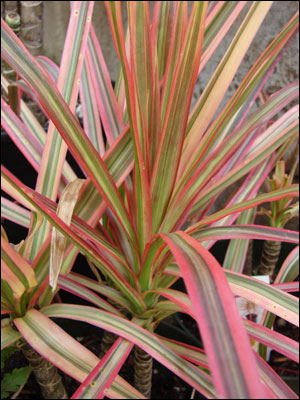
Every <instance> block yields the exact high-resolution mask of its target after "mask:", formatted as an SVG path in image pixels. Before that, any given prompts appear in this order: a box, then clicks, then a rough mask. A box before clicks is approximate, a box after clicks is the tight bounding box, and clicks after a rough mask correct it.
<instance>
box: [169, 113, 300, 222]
mask: <svg viewBox="0 0 300 400" xmlns="http://www.w3.org/2000/svg"><path fill="white" fill-rule="evenodd" d="M298 115H299V114H298V109H297V107H296V106H295V107H293V108H292V109H290V110H289V111H288V112H287V113H286V114H284V115H283V116H282V117H281V118H279V119H278V121H276V122H275V123H274V124H273V125H272V126H270V127H269V128H267V129H266V130H265V131H264V132H263V133H262V134H261V135H260V137H259V139H258V140H257V141H256V140H255V141H254V143H253V144H252V146H251V148H249V150H248V155H247V156H246V157H245V158H244V160H242V161H241V162H240V163H237V164H236V165H235V166H234V167H233V168H232V169H231V170H230V171H228V172H227V173H226V174H224V176H222V177H221V178H220V179H217V180H216V182H215V183H213V184H212V185H207V183H208V182H209V179H211V178H212V177H213V175H214V174H215V172H216V169H215V168H213V167H216V165H218V164H220V166H222V164H223V165H224V162H225V161H226V158H227V159H228V158H229V156H230V153H231V154H232V153H233V151H234V149H236V148H237V147H238V143H239V144H240V143H241V140H242V137H245V134H246V132H247V129H246V127H247V124H246V125H245V129H246V131H244V134H242V135H241V136H240V138H238V136H239V135H238V136H235V135H234V132H233V133H232V134H231V135H229V136H228V137H227V138H226V140H225V141H224V147H222V148H220V149H218V150H215V151H214V152H213V153H212V154H211V155H210V157H209V158H208V159H207V160H206V161H205V163H204V164H203V166H202V168H200V169H198V171H196V172H195V173H194V175H193V176H191V178H190V179H189V181H188V182H187V184H186V185H185V186H184V187H183V188H182V190H181V192H180V193H179V194H176V197H174V200H173V201H172V203H171V205H170V207H169V209H168V212H167V214H166V218H165V221H164V223H163V229H164V230H170V229H172V228H173V227H174V226H176V224H175V221H176V219H177V224H179V223H180V221H181V220H182V218H183V217H184V216H187V214H188V212H189V210H190V209H191V208H192V206H193V210H197V209H199V206H200V204H206V203H207V202H208V201H209V200H210V199H211V198H213V197H214V195H215V194H217V193H220V192H221V191H222V190H224V189H225V188H226V187H228V186H229V185H230V184H231V183H233V182H236V181H237V180H238V179H239V178H241V177H242V176H244V175H245V174H247V173H249V172H250V171H251V170H252V169H253V168H255V167H256V166H257V165H259V164H260V163H261V162H262V161H264V160H265V159H266V158H267V157H269V156H270V155H271V154H272V153H273V152H274V150H276V148H278V147H279V146H280V145H281V144H282V143H284V141H286V140H287V139H288V138H289V137H291V136H295V135H296V133H297V132H298V120H297V119H298ZM279 121H280V122H279ZM262 137H263V138H264V140H263V141H262ZM225 149H226V150H225ZM223 151H224V152H223ZM226 151H227V152H226ZM250 152H251V153H250ZM208 163H209V164H210V167H209V168H208ZM205 167H206V168H205ZM225 182H226V183H225ZM205 185H207V187H206V188H205V189H204V188H203V187H204V186H205ZM217 188H218V190H216V189H217ZM200 191H201V200H198V201H197V202H196V203H195V198H196V196H197V194H199V193H200ZM206 194H207V196H206ZM176 198H177V199H176ZM193 203H195V204H193ZM180 214H181V217H179V215H180ZM176 217H177V218H176ZM171 227H172V228H171Z"/></svg>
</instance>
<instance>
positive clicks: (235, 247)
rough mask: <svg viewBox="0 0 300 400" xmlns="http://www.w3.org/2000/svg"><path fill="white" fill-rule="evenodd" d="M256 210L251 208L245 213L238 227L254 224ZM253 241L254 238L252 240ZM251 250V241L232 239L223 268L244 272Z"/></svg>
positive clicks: (239, 220)
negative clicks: (249, 250) (249, 249)
mask: <svg viewBox="0 0 300 400" xmlns="http://www.w3.org/2000/svg"><path fill="white" fill-rule="evenodd" d="M255 213H256V209H255V208H250V209H249V210H246V211H243V212H242V213H241V214H240V215H239V217H238V219H237V224H238V225H244V224H252V223H253V221H254V218H255ZM251 239H252V238H251ZM248 248H249V239H248V240H242V239H232V240H230V243H229V246H228V248H227V250H226V255H225V259H224V262H223V264H222V266H223V268H225V269H230V270H231V271H236V272H243V270H244V265H245V261H246V257H247V253H248Z"/></svg>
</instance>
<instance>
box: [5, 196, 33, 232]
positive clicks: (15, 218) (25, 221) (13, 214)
mask: <svg viewBox="0 0 300 400" xmlns="http://www.w3.org/2000/svg"><path fill="white" fill-rule="evenodd" d="M1 217H2V218H6V219H8V220H9V221H12V222H15V223H16V224H18V225H21V226H24V227H25V228H29V224H30V211H28V210H26V209H25V208H23V207H21V206H19V205H18V204H16V203H13V202H12V201H10V200H8V199H6V198H5V197H1Z"/></svg>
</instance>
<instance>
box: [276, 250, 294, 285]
mask: <svg viewBox="0 0 300 400" xmlns="http://www.w3.org/2000/svg"><path fill="white" fill-rule="evenodd" d="M298 273H299V246H297V247H296V248H295V249H294V250H292V251H291V252H290V254H289V255H288V256H287V257H286V259H285V260H284V262H283V264H282V266H281V268H280V270H279V272H278V274H277V276H276V278H275V281H274V283H283V282H290V281H293V280H294V279H295V278H296V277H297V275H298Z"/></svg>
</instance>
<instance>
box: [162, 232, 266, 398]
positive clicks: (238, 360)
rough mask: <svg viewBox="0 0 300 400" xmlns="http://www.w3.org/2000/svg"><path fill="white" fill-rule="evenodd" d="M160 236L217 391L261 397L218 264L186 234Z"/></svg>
mask: <svg viewBox="0 0 300 400" xmlns="http://www.w3.org/2000/svg"><path fill="white" fill-rule="evenodd" d="M161 236H162V237H163V239H164V240H165V241H166V242H167V244H168V246H169V247H170V249H171V251H172V253H173V255H174V257H175V259H176V261H177V263H178V266H179V268H180V269H181V271H182V276H183V279H184V281H185V285H186V287H187V291H188V294H189V297H190V299H191V301H192V306H193V309H194V311H195V315H196V321H197V323H198V327H199V331H200V333H201V338H202V341H203V344H204V349H205V351H206V354H207V357H208V361H209V366H210V369H211V372H212V376H213V380H214V385H215V388H216V390H217V393H218V396H221V397H224V398H257V397H260V396H261V397H264V396H265V390H264V388H263V386H262V384H261V382H260V378H259V373H258V369H257V365H256V362H255V358H254V356H253V351H252V348H251V346H250V343H249V339H248V336H247V333H246V331H245V328H244V326H243V323H242V320H241V317H240V315H239V312H238V309H237V306H236V303H235V300H234V297H233V294H232V292H231V290H230V288H229V286H228V283H227V279H226V277H225V275H224V271H223V270H222V268H221V266H220V265H219V264H218V262H217V261H216V259H214V257H213V256H212V255H211V254H210V253H209V252H208V251H207V250H206V249H204V247H202V246H201V245H200V244H199V243H198V242H197V241H196V240H195V239H193V238H191V237H189V236H188V235H187V234H185V233H183V232H178V233H172V234H168V235H166V234H162V235H161ZM212 304H213V305H214V306H212ZM216 321H218V323H217V324H216ZM217 326H218V328H217ZM216 329H217V330H216ZM250 365H251V367H250ZM254 382H255V384H254Z"/></svg>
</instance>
